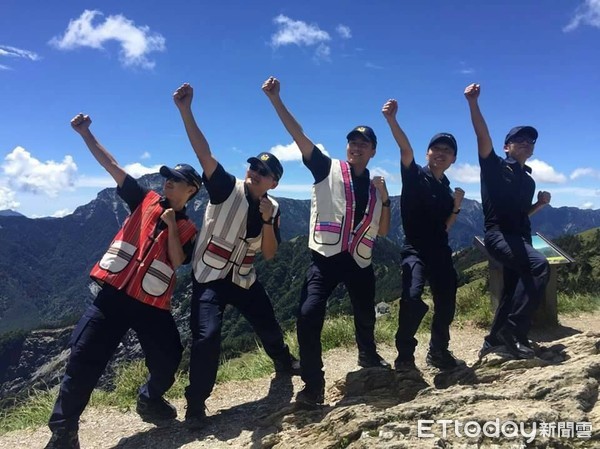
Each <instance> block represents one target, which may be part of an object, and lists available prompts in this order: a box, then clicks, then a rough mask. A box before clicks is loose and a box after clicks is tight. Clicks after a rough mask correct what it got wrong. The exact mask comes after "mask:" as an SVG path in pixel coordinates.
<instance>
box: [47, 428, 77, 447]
mask: <svg viewBox="0 0 600 449" xmlns="http://www.w3.org/2000/svg"><path fill="white" fill-rule="evenodd" d="M44 449H80V446H79V436H78V431H77V429H55V430H53V431H52V437H50V441H48V444H46V446H45V447H44Z"/></svg>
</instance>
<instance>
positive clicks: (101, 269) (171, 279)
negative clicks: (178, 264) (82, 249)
mask: <svg viewBox="0 0 600 449" xmlns="http://www.w3.org/2000/svg"><path fill="white" fill-rule="evenodd" d="M159 201H160V195H158V194H157V193H156V192H153V191H150V192H148V194H146V196H145V197H144V199H143V201H142V203H141V204H140V205H139V206H138V207H137V208H136V209H135V211H133V213H132V214H131V215H130V216H129V217H127V219H126V220H125V223H124V224H123V226H122V227H121V229H119V232H117V235H116V236H115V238H114V239H113V241H112V243H111V244H110V247H109V248H108V250H107V251H106V254H104V256H103V257H102V259H100V261H99V262H98V263H97V264H96V265H94V268H92V271H91V272H90V276H91V277H92V279H94V280H96V281H99V282H106V283H108V284H110V285H112V286H113V287H115V288H117V289H119V290H124V291H125V293H126V294H127V295H129V296H131V297H132V298H135V299H137V300H139V301H141V302H143V303H146V304H149V305H151V306H154V307H158V308H159V309H165V310H169V309H170V307H171V295H172V294H173V289H174V288H175V281H176V276H175V271H174V270H173V266H172V264H171V262H170V260H169V256H168V251H167V242H168V237H169V230H168V228H165V229H163V230H161V231H160V232H159V233H158V235H156V237H154V229H155V227H156V224H157V222H158V221H159V220H160V216H161V215H162V213H163V212H164V209H163V208H162V206H161V205H160V204H159ZM177 229H178V230H179V239H180V241H181V244H182V245H183V244H185V243H186V242H188V241H189V240H190V239H191V238H193V237H194V235H195V234H196V227H195V226H194V224H193V223H192V221H191V220H189V219H186V220H177Z"/></svg>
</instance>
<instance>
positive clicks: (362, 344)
mask: <svg viewBox="0 0 600 449" xmlns="http://www.w3.org/2000/svg"><path fill="white" fill-rule="evenodd" d="M262 89H263V91H264V92H265V94H266V95H267V97H268V98H269V100H270V101H271V103H272V105H273V107H274V108H275V111H276V112H277V114H278V115H279V118H280V119H281V121H282V123H283V125H284V126H285V128H286V129H287V131H288V132H289V133H290V135H291V136H292V138H293V139H294V141H295V142H296V144H297V145H298V148H299V149H300V152H301V153H302V160H303V162H304V165H306V167H307V168H308V169H309V170H310V171H311V173H312V175H313V177H314V181H315V182H314V185H313V193H312V201H311V219H310V230H309V244H308V246H309V248H310V249H311V255H312V263H311V265H310V267H309V269H308V272H307V274H306V280H305V282H304V286H303V288H302V294H301V298H300V311H299V317H298V324H297V332H298V343H299V346H300V362H301V365H302V380H303V381H304V383H305V387H304V389H303V390H302V391H300V392H299V393H298V395H297V396H296V401H297V402H299V403H303V404H306V405H311V406H312V405H316V404H320V403H322V402H323V400H324V388H325V379H324V373H323V370H322V368H323V361H322V359H321V352H322V350H321V330H322V328H323V322H324V320H325V312H326V307H327V298H328V297H329V295H330V294H331V292H332V291H333V289H334V288H335V287H336V286H337V285H338V284H339V283H340V282H343V283H344V284H345V286H346V288H347V290H348V295H349V296H350V300H351V302H352V308H353V311H354V326H355V330H356V343H357V346H358V364H359V365H360V366H362V367H386V368H389V366H390V365H389V364H388V363H387V362H386V361H385V360H383V358H382V357H381V356H380V355H379V354H378V353H377V350H376V346H375V336H374V329H375V304H374V301H375V275H374V273H373V267H372V265H371V253H372V248H373V245H374V243H375V239H376V238H377V235H386V234H387V232H388V229H389V224H390V210H389V206H390V200H389V197H388V192H387V188H386V187H385V180H384V179H383V178H382V177H375V178H374V179H373V180H372V181H371V179H370V177H369V171H368V170H367V164H368V163H369V161H370V160H371V158H372V157H373V156H375V152H376V147H377V138H376V136H375V133H374V132H373V130H372V129H371V128H370V127H368V126H357V127H356V128H354V129H353V130H352V131H350V133H348V135H347V136H346V137H347V140H348V145H347V148H346V157H347V160H346V161H340V160H336V159H331V158H329V157H328V156H326V155H325V154H323V152H321V150H319V149H318V148H317V147H316V146H315V145H314V144H313V142H312V141H311V140H310V139H309V138H308V137H307V136H306V135H305V134H304V132H303V131H302V128H301V127H300V125H299V124H298V122H297V121H296V119H294V117H293V116H292V115H291V114H290V112H289V111H288V110H287V108H286V107H285V106H284V104H283V102H282V100H281V98H280V96H279V92H280V84H279V81H278V80H277V79H276V78H273V77H270V78H268V79H267V80H266V81H265V82H264V83H263V86H262Z"/></svg>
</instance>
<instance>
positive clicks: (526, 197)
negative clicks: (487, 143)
mask: <svg viewBox="0 0 600 449" xmlns="http://www.w3.org/2000/svg"><path fill="white" fill-rule="evenodd" d="M479 166H480V167H481V201H482V204H483V214H484V220H485V230H486V231H502V232H506V233H510V234H519V235H521V236H522V237H523V238H525V239H527V241H530V240H531V222H530V221H529V210H530V209H531V201H532V199H533V194H534V193H535V181H534V180H533V178H532V177H531V168H530V167H528V166H527V165H524V166H523V167H521V164H519V163H518V162H517V161H516V160H514V159H513V158H511V157H507V158H506V159H502V158H501V157H499V156H498V155H497V154H496V153H495V152H494V151H493V150H492V152H491V153H490V154H489V156H488V157H487V158H485V159H482V158H481V157H480V158H479Z"/></svg>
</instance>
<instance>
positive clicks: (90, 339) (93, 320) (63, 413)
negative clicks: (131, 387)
mask: <svg viewBox="0 0 600 449" xmlns="http://www.w3.org/2000/svg"><path fill="white" fill-rule="evenodd" d="M129 329H133V330H134V331H135V333H136V334H137V337H138V339H139V342H140V345H141V347H142V350H143V352H144V355H145V361H146V366H147V367H148V371H149V373H150V375H149V377H148V381H147V383H146V384H144V385H143V386H141V387H140V390H139V392H140V395H142V396H145V397H147V398H149V399H155V398H159V397H161V396H162V395H163V394H164V393H165V392H166V391H167V390H168V389H169V388H170V387H171V386H172V385H173V383H174V382H175V373H176V371H177V368H178V367H179V362H180V361H181V354H182V352H183V347H182V345H181V340H180V337H179V331H178V330H177V326H176V325H175V320H174V319H173V316H172V315H171V313H170V312H169V311H168V310H163V309H159V308H157V307H153V306H150V305H147V304H144V303H142V302H140V301H138V300H136V299H134V298H132V297H130V296H128V295H126V294H125V293H123V292H122V291H120V290H117V289H115V288H113V287H111V286H109V285H105V286H104V287H103V288H102V290H100V292H99V293H98V296H97V297H96V300H95V301H94V304H93V305H91V306H90V307H89V308H88V309H87V310H86V312H85V313H84V314H83V316H82V317H81V319H80V320H79V323H78V324H77V326H76V327H75V330H74V331H73V335H72V337H71V342H70V346H71V354H70V356H69V360H68V363H67V368H66V372H65V375H64V377H63V381H62V384H61V386H60V391H59V394H58V398H57V400H56V403H55V405H54V409H53V411H52V415H51V417H50V421H49V427H50V429H51V430H56V429H59V428H75V429H76V428H77V427H78V422H79V417H80V415H81V413H83V410H84V408H85V407H86V405H87V403H88V401H89V399H90V395H91V394H92V391H93V389H94V387H95V386H96V384H97V383H98V379H99V378H100V376H101V375H102V372H103V371H104V369H105V367H106V364H107V363H108V361H109V360H110V358H111V357H112V355H113V354H114V353H115V351H116V350H117V347H118V346H119V343H120V341H121V339H122V338H123V336H124V335H125V333H126V332H127V331H128V330H129Z"/></svg>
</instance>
